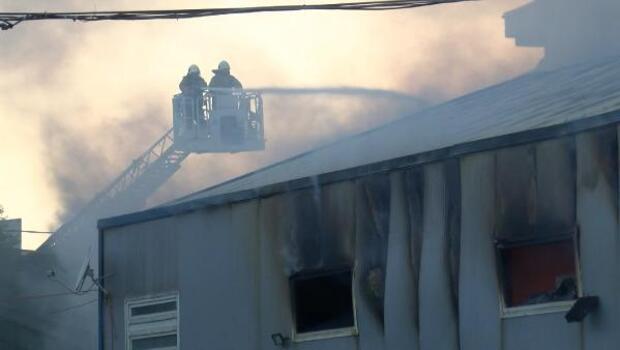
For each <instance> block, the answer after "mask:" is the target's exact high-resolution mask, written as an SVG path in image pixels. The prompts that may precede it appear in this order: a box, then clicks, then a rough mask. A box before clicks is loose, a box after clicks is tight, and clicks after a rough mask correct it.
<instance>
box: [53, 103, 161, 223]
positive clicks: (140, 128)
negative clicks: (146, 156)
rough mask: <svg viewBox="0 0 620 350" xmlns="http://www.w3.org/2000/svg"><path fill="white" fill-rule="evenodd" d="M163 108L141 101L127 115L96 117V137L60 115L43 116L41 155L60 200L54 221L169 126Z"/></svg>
mask: <svg viewBox="0 0 620 350" xmlns="http://www.w3.org/2000/svg"><path fill="white" fill-rule="evenodd" d="M167 112H168V111H166V110H164V109H163V108H162V106H160V105H146V106H142V109H141V110H135V111H131V113H132V114H131V116H130V118H128V119H124V120H120V121H118V120H109V119H108V120H105V121H102V122H100V123H98V124H97V125H96V126H95V128H96V130H97V132H98V136H97V137H93V135H92V134H91V133H86V134H85V133H84V132H83V131H82V130H80V126H79V125H75V124H72V123H63V122H62V121H61V119H60V118H53V117H52V118H47V119H46V120H45V121H44V122H43V128H42V134H43V138H44V140H45V147H44V149H45V150H46V157H45V158H44V159H45V161H46V165H47V168H48V169H49V177H50V179H51V182H52V185H53V186H54V188H56V189H57V190H58V193H59V195H60V201H61V203H62V206H61V208H59V211H58V212H57V215H58V222H60V223H62V222H65V221H66V220H68V219H70V218H71V217H72V216H73V215H75V214H76V213H77V212H78V211H79V210H80V209H81V208H82V207H83V206H84V205H85V204H86V203H88V201H90V200H91V199H92V198H93V196H94V195H95V194H96V193H97V192H99V191H101V190H102V189H103V188H104V187H105V186H106V185H107V184H108V183H110V182H111V181H112V179H114V178H116V177H117V176H118V175H119V174H120V173H121V171H122V170H124V168H125V167H126V166H128V165H129V164H130V163H131V160H132V159H133V158H137V157H138V155H140V154H141V153H142V152H143V151H144V150H145V149H146V147H148V146H150V145H151V144H152V143H153V142H154V141H155V140H157V139H158V138H159V137H160V136H161V135H162V134H163V133H164V132H165V131H166V130H167V129H168V128H169V126H168V125H167V124H166V122H167V120H166V119H165V118H164V116H165V114H166V113H167ZM168 122H169V121H168Z"/></svg>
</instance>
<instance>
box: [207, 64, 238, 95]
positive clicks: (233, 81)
mask: <svg viewBox="0 0 620 350" xmlns="http://www.w3.org/2000/svg"><path fill="white" fill-rule="evenodd" d="M212 72H213V74H214V76H213V78H211V81H210V82H209V87H210V88H216V89H217V88H220V89H241V88H242V86H241V83H240V82H239V80H237V78H235V77H234V76H233V75H232V74H230V65H229V64H228V62H226V61H222V62H220V64H218V65H217V69H213V70H212Z"/></svg>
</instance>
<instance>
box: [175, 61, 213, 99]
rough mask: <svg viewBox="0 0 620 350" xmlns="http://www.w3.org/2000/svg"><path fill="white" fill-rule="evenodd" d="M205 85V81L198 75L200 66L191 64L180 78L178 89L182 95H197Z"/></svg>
mask: <svg viewBox="0 0 620 350" xmlns="http://www.w3.org/2000/svg"><path fill="white" fill-rule="evenodd" d="M206 87H207V83H206V82H205V80H204V79H203V78H202V77H201V76H200V68H198V66H197V65H195V64H192V65H191V66H189V69H188V70H187V74H186V75H185V76H184V77H183V79H182V80H181V83H180V84H179V89H181V92H182V93H183V94H184V95H188V96H198V95H200V93H201V92H202V89H204V88H206Z"/></svg>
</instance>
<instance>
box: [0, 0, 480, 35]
mask: <svg viewBox="0 0 620 350" xmlns="http://www.w3.org/2000/svg"><path fill="white" fill-rule="evenodd" d="M464 1H477V0H383V1H361V2H336V3H324V4H300V5H273V6H250V7H220V8H200V9H170V10H136V11H101V12H98V11H94V12H0V29H2V30H8V29H11V28H13V27H15V26H16V25H18V24H19V23H22V22H29V21H41V20H69V21H74V22H96V21H144V20H157V19H174V20H179V19H187V18H198V17H212V16H223V15H233V14H248V13H260V12H292V11H309V10H322V11H335V10H336V11H337V10H340V11H387V10H399V9H409V8H414V7H421V6H432V5H440V4H446V3H455V2H464Z"/></svg>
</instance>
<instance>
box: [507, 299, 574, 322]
mask: <svg viewBox="0 0 620 350" xmlns="http://www.w3.org/2000/svg"><path fill="white" fill-rule="evenodd" d="M574 303H575V300H567V301H556V302H552V303H544V304H536V305H526V306H515V307H510V308H504V309H503V310H502V315H501V316H502V318H514V317H525V316H534V315H543V314H550V313H558V312H567V311H568V310H570V308H571V307H572V306H573V304H574Z"/></svg>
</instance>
